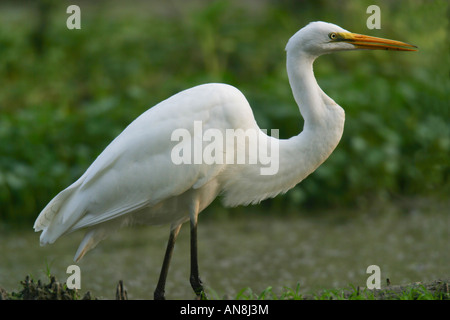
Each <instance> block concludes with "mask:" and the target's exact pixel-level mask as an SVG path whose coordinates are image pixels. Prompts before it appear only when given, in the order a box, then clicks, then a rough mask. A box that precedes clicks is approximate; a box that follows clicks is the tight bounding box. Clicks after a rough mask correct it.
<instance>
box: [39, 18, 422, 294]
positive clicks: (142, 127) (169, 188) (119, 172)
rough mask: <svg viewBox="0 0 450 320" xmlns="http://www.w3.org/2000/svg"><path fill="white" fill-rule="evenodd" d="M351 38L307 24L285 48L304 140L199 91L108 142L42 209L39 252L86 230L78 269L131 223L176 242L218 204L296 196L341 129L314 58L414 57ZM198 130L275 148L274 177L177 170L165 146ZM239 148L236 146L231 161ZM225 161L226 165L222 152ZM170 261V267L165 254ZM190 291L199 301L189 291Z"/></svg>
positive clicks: (398, 46) (206, 168) (255, 169)
mask: <svg viewBox="0 0 450 320" xmlns="http://www.w3.org/2000/svg"><path fill="white" fill-rule="evenodd" d="M357 36H360V35H356V34H351V33H349V32H348V31H346V30H344V29H342V28H340V27H338V26H336V25H333V24H329V23H324V22H314V23H310V24H309V25H307V26H306V27H304V28H303V29H301V30H300V31H299V32H297V33H296V34H295V35H294V36H293V37H292V38H291V39H290V40H289V42H288V44H287V47H286V51H287V70H288V75H289V82H290V84H291V88H292V91H293V94H294V97H295V100H296V102H297V104H298V106H299V109H300V112H301V114H302V116H303V118H304V120H305V125H304V128H303V131H302V132H301V133H300V134H299V135H298V136H295V137H292V138H290V139H286V140H278V139H276V138H274V137H271V136H269V135H267V134H266V133H265V132H263V131H261V130H260V129H259V127H258V125H257V124H256V122H255V119H254V116H253V112H252V110H251V108H250V106H249V104H248V102H247V100H246V99H245V97H244V95H243V94H242V93H241V92H240V91H239V90H238V89H236V88H234V87H232V86H229V85H225V84H205V85H200V86H197V87H194V88H191V89H188V90H185V91H182V92H180V93H178V94H176V95H174V96H172V97H170V98H168V99H167V100H165V101H163V102H161V103H159V104H157V105H156V106H154V107H153V108H151V109H149V110H148V111H146V112H145V113H143V114H142V115H141V116H139V117H138V118H137V119H136V120H135V121H133V122H132V123H131V124H130V125H129V126H128V127H127V128H126V129H125V130H124V131H123V132H122V133H121V134H120V135H119V136H118V137H117V138H116V139H114V140H113V141H112V142H111V144H110V145H109V146H108V147H107V148H106V149H105V150H104V151H103V152H102V153H101V154H100V155H99V156H98V158H97V159H96V160H95V161H94V162H93V163H92V165H91V166H90V167H89V168H88V169H87V170H86V172H85V173H84V174H83V175H82V176H81V177H80V178H79V179H78V180H77V181H76V182H74V183H73V184H72V185H71V186H69V187H68V188H67V189H65V190H63V191H61V192H60V193H59V194H58V195H57V196H56V197H55V198H54V199H53V200H52V201H51V202H50V203H49V204H48V205H47V206H46V207H45V208H44V209H43V211H42V212H41V214H40V215H39V217H38V218H37V220H36V222H35V225H34V229H35V231H43V232H42V234H41V237H40V240H41V244H42V245H45V244H47V243H53V242H54V241H55V240H56V239H58V238H59V237H60V236H61V235H64V234H66V233H69V232H72V231H75V230H78V229H81V228H88V231H87V233H86V235H85V237H84V239H83V241H82V242H81V244H80V246H79V248H78V251H77V253H76V255H75V260H77V261H78V260H79V259H81V258H82V257H83V255H84V254H85V253H86V252H87V251H88V250H90V249H92V248H93V247H94V246H95V245H96V244H97V243H98V242H99V241H100V240H102V239H104V238H105V237H106V236H107V235H108V234H109V233H111V232H112V231H114V230H116V229H117V228H119V227H122V226H125V225H129V224H132V223H144V224H150V225H155V224H171V230H172V233H171V239H172V235H174V237H173V242H174V241H175V239H176V235H177V234H178V231H179V227H180V226H181V224H182V223H184V222H186V221H188V220H191V229H192V228H194V227H195V228H196V224H197V215H198V213H199V212H201V211H202V210H203V209H204V208H206V207H207V206H208V205H209V204H210V203H211V202H212V201H213V200H214V199H215V198H216V197H217V196H218V195H221V196H222V200H223V203H224V205H226V206H236V205H242V204H244V205H245V204H249V203H258V202H260V201H261V200H264V199H266V198H269V197H274V196H276V195H277V194H279V193H283V192H286V191H287V190H289V189H290V188H292V187H294V186H295V185H296V184H297V183H299V182H300V181H301V180H303V179H304V178H305V177H306V176H308V175H309V174H310V173H312V172H313V171H314V170H315V169H316V168H317V167H318V166H319V165H320V164H321V163H322V162H323V161H325V159H326V158H327V157H328V156H329V155H330V154H331V152H332V151H333V150H334V148H335V147H336V146H337V144H338V142H339V140H340V138H341V136H342V132H343V128H344V111H343V109H342V108H341V107H339V106H338V105H337V104H336V103H335V102H334V101H333V100H332V99H331V98H329V97H328V96H327V95H326V94H325V93H324V92H323V91H322V90H321V89H320V87H319V86H318V84H317V82H316V80H315V78H314V74H313V69H312V64H313V62H314V60H315V58H316V57H318V56H319V55H321V54H324V53H329V52H332V51H337V50H350V49H357V48H369V46H371V47H370V48H371V49H381V48H383V49H395V50H413V49H412V46H410V45H407V44H404V43H400V42H396V41H392V40H385V39H379V38H372V37H367V36H360V37H365V38H358V39H357ZM383 41H384V42H383ZM375 45H376V46H375ZM274 107H275V108H276V106H274ZM196 121H200V122H201V124H202V129H203V132H205V131H207V130H208V129H214V130H219V131H220V132H222V133H223V136H224V137H225V131H226V130H227V129H243V130H254V131H255V132H257V137H258V141H263V142H264V145H265V146H269V149H270V148H271V147H270V146H272V145H273V143H277V147H278V150H277V151H278V152H277V154H272V155H273V156H276V158H274V159H275V160H276V161H278V167H279V168H278V170H277V172H276V173H275V174H273V175H261V171H260V169H261V167H262V166H263V165H262V164H261V163H256V164H254V163H252V164H250V163H245V164H235V163H234V164H230V163H227V161H224V163H214V164H209V165H207V164H205V163H200V164H181V165H176V164H174V163H173V161H172V159H171V151H172V150H173V148H174V146H175V145H176V144H177V143H178V142H177V141H172V140H171V135H172V133H173V132H174V130H176V129H179V128H183V129H186V130H188V131H189V133H190V134H191V135H192V136H193V137H194V139H202V137H198V136H194V133H195V130H194V122H196ZM224 143H225V144H229V143H230V141H224ZM202 146H203V147H204V146H205V142H203V145H202ZM245 148H246V146H245V145H242V143H241V144H237V145H235V146H234V151H235V152H237V151H238V150H240V151H242V150H244V149H245ZM224 150H225V148H224ZM272 150H275V149H273V148H272ZM273 153H275V152H273ZM223 156H224V159H228V160H230V161H231V160H233V159H229V157H230V156H229V155H228V154H226V151H224V155H223ZM230 161H228V162H230ZM231 162H232V161H231ZM169 243H171V240H169ZM169 251H170V253H171V250H169V246H168V252H169ZM195 254H196V251H195ZM167 258H168V259H169V260H170V254H169V257H166V259H167ZM166 259H165V262H166ZM193 259H194V258H193ZM195 259H196V257H195ZM167 267H168V263H167ZM163 269H164V267H163ZM194 273H195V272H194ZM197 277H198V275H197ZM161 278H164V279H160V282H162V283H161V286H160V285H158V287H162V289H161V288H159V289H160V290H162V296H161V295H159V296H158V297H160V298H161V297H162V298H163V297H164V290H163V287H164V282H165V276H163V275H162V276H161ZM191 278H192V277H191ZM191 280H192V279H191ZM197 282H199V279H198V281H197ZM198 285H199V284H198V283H197V287H198ZM193 287H194V290H196V293H197V294H199V292H198V290H197V289H198V288H197V289H196V288H195V286H194V284H193ZM200 289H201V290H203V288H202V287H201V288H200ZM155 297H156V292H155Z"/></svg>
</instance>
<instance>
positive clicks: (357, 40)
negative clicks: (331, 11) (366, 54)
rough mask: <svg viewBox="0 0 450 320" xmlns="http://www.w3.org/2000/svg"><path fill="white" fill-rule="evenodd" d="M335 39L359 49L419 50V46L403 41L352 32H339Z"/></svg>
mask: <svg viewBox="0 0 450 320" xmlns="http://www.w3.org/2000/svg"><path fill="white" fill-rule="evenodd" d="M335 41H344V42H348V43H351V44H353V45H354V46H355V47H356V48H357V49H372V50H397V51H417V47H416V46H414V45H412V44H408V43H405V42H401V41H396V40H389V39H383V38H377V37H371V36H365V35H362V34H357V33H351V32H339V33H337V34H336V39H335Z"/></svg>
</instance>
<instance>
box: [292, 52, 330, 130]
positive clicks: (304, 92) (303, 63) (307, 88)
mask: <svg viewBox="0 0 450 320" xmlns="http://www.w3.org/2000/svg"><path fill="white" fill-rule="evenodd" d="M315 58H316V57H314V56H311V55H308V54H306V53H302V52H300V53H297V54H292V53H290V52H288V54H287V62H286V66H287V72H288V77H289V84H290V85H291V89H292V93H293V95H294V98H295V102H297V105H298V107H299V109H300V113H301V114H302V116H303V118H304V120H305V128H304V130H305V129H306V130H308V129H313V128H317V127H320V125H321V124H323V121H324V120H325V118H326V112H327V107H326V105H328V104H335V102H334V101H333V100H332V99H331V98H329V97H328V96H327V95H326V94H325V93H324V92H323V91H322V89H320V87H319V85H318V84H317V81H316V78H315V77H314V72H313V63H314V60H315Z"/></svg>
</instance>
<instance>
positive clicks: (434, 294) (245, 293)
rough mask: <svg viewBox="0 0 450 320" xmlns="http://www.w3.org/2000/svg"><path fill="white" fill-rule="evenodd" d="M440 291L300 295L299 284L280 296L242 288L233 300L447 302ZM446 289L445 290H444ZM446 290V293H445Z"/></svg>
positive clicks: (354, 289) (352, 290)
mask: <svg viewBox="0 0 450 320" xmlns="http://www.w3.org/2000/svg"><path fill="white" fill-rule="evenodd" d="M442 288H443V289H442V290H433V291H431V290H429V289H428V288H427V287H426V286H425V285H423V284H419V285H414V284H413V285H408V286H405V287H404V288H403V289H401V290H399V288H398V286H394V287H393V288H392V289H390V288H389V287H387V288H384V289H380V290H370V289H367V288H360V287H355V286H354V285H352V284H350V285H349V286H348V287H346V288H341V289H325V290H322V291H320V292H317V293H313V294H303V293H300V284H299V283H297V286H296V287H295V288H289V287H285V288H284V289H283V291H282V292H281V293H280V294H277V293H275V292H274V291H273V288H272V287H267V288H266V289H264V290H263V291H262V292H261V293H259V294H258V293H255V292H253V291H252V289H251V288H244V289H242V290H241V291H239V293H238V294H237V295H236V297H235V300H448V299H449V298H450V295H449V293H448V284H446V285H444V286H443V287H442ZM445 288H446V289H445ZM445 290H447V291H445Z"/></svg>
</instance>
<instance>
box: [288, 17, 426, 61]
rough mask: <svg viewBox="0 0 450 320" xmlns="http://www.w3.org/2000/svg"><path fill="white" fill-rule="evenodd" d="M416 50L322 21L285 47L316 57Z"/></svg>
mask: <svg viewBox="0 0 450 320" xmlns="http://www.w3.org/2000/svg"><path fill="white" fill-rule="evenodd" d="M416 48H417V47H416V46H413V45H410V44H407V43H405V42H400V41H395V40H388V39H383V38H376V37H371V36H365V35H361V34H357V33H351V32H349V31H347V30H345V29H342V28H341V27H339V26H337V25H335V24H332V23H327V22H322V21H316V22H311V23H309V24H308V25H306V26H305V27H303V28H302V29H300V30H299V31H298V32H297V33H296V34H294V35H293V36H292V37H291V38H290V39H289V41H288V44H287V45H286V51H287V52H288V53H289V52H302V53H306V54H309V55H312V56H316V57H317V56H320V55H322V54H326V53H331V52H334V51H343V50H355V49H372V50H377V49H378V50H398V51H416Z"/></svg>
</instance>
